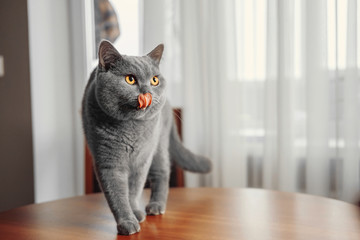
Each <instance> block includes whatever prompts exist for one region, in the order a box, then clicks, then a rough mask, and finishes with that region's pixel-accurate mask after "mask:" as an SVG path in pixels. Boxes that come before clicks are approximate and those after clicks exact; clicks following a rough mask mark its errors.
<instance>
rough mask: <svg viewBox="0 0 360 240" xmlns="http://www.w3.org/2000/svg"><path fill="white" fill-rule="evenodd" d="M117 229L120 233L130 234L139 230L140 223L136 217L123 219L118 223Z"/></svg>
mask: <svg viewBox="0 0 360 240" xmlns="http://www.w3.org/2000/svg"><path fill="white" fill-rule="evenodd" d="M117 230H118V234H120V235H131V234H134V233H137V232H140V225H139V222H138V221H137V220H136V219H134V220H124V221H120V222H119V223H118V225H117Z"/></svg>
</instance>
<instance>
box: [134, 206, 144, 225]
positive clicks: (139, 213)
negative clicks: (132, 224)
mask: <svg viewBox="0 0 360 240" xmlns="http://www.w3.org/2000/svg"><path fill="white" fill-rule="evenodd" d="M133 213H134V215H135V217H136V218H137V220H138V221H139V223H141V222H143V221H144V220H145V218H146V215H145V213H144V212H143V211H141V210H138V209H135V210H133Z"/></svg>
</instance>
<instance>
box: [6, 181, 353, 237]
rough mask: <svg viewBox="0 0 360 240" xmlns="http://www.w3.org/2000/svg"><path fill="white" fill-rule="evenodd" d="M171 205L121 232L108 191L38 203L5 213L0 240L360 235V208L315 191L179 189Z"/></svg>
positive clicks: (175, 191) (170, 202) (146, 194)
mask: <svg viewBox="0 0 360 240" xmlns="http://www.w3.org/2000/svg"><path fill="white" fill-rule="evenodd" d="M148 198H149V191H147V190H146V191H145V192H144V195H143V202H144V203H145V202H147V199H148ZM167 206H168V208H167V211H166V213H165V215H163V216H148V217H147V219H146V221H145V222H143V223H141V232H140V233H137V234H135V235H131V236H118V235H117V234H116V226H115V221H114V219H113V216H112V215H111V213H110V210H109V208H108V206H107V204H106V202H105V199H104V197H103V195H102V194H91V195H86V196H81V197H74V198H68V199H63V200H58V201H53V202H48V203H42V204H33V205H29V206H25V207H20V208H17V209H13V210H10V211H7V212H3V213H0V239H36V240H42V239H46V240H49V239H72V240H75V239H101V240H106V239H112V240H114V239H187V240H196V239H201V240H203V239H205V240H208V239H236V240H241V239H246V240H254V239H261V240H263V239H276V240H279V239H287V240H288V239H297V240H301V239H304V240H305V239H306V240H309V239H315V240H322V239H336V240H341V239H344V240H359V239H360V220H359V208H358V207H357V206H355V205H351V204H347V203H345V202H341V201H336V200H331V199H326V198H321V197H315V196H310V195H304V194H292V193H283V192H275V191H266V190H258V189H221V188H219V189H216V188H175V189H171V191H170V195H169V201H168V205H167Z"/></svg>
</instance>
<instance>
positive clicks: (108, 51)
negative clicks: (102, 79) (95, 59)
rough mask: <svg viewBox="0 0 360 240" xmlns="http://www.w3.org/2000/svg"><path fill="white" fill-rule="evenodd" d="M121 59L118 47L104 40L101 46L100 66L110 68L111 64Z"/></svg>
mask: <svg viewBox="0 0 360 240" xmlns="http://www.w3.org/2000/svg"><path fill="white" fill-rule="evenodd" d="M120 59H121V55H120V53H119V52H118V51H117V50H116V48H115V47H114V46H113V45H112V44H111V43H110V42H109V41H106V40H103V41H102V42H101V43H100V46H99V66H100V67H102V68H104V69H105V70H108V69H109V68H110V65H111V64H112V63H114V62H115V61H117V60H120Z"/></svg>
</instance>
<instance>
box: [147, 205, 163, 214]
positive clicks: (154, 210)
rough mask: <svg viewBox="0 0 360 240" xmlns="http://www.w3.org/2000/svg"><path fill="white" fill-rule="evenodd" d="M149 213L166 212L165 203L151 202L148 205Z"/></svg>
mask: <svg viewBox="0 0 360 240" xmlns="http://www.w3.org/2000/svg"><path fill="white" fill-rule="evenodd" d="M146 213H147V215H159V214H164V213H165V204H164V203H161V202H150V203H149V204H148V205H147V206H146Z"/></svg>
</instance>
